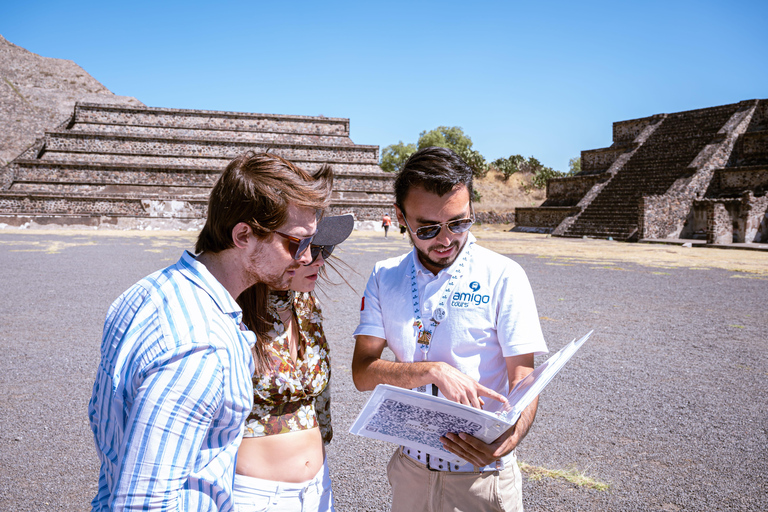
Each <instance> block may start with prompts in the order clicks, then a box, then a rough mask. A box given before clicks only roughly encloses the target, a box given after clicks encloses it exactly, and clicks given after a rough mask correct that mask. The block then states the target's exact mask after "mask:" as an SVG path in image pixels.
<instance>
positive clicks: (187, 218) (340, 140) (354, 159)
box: [0, 103, 394, 228]
mask: <svg viewBox="0 0 768 512" xmlns="http://www.w3.org/2000/svg"><path fill="white" fill-rule="evenodd" d="M248 150H251V151H255V152H263V151H266V150H269V151H270V152H271V153H274V154H277V155H280V156H282V157H284V158H287V159H289V160H291V161H293V162H295V163H296V164H298V165H299V166H301V167H303V168H305V169H307V170H308V171H310V172H311V171H313V170H316V169H318V168H319V167H320V166H321V165H322V164H324V163H329V164H331V165H332V166H333V168H334V170H335V171H336V180H335V183H334V192H333V197H332V203H331V208H330V210H331V213H354V214H355V215H356V219H357V220H378V219H380V218H381V215H382V213H383V212H384V211H385V210H388V209H389V208H390V207H391V205H392V203H393V197H392V192H391V191H392V180H393V179H394V177H393V176H391V175H388V174H386V173H384V172H383V171H382V170H381V168H380V167H379V166H378V151H379V148H378V146H366V145H357V144H354V143H353V142H352V141H351V140H350V138H349V120H348V119H342V118H327V117H322V116H320V117H308V116H287V115H272V114H250V113H235V112H220V111H208V110H181V109H166V108H149V107H133V106H125V105H104V104H93V103H77V104H76V105H75V108H74V112H73V114H72V116H71V117H70V119H68V120H67V121H66V122H65V123H63V124H62V125H60V126H59V127H57V128H56V129H54V130H51V131H47V132H46V133H45V136H44V137H42V138H40V139H38V140H37V141H36V142H35V144H33V145H32V146H31V147H29V148H28V149H27V150H26V151H24V152H23V153H22V154H20V155H19V156H18V157H16V158H15V159H14V160H12V161H11V162H10V163H9V164H8V165H6V166H5V167H3V168H0V223H5V224H10V225H24V224H26V223H29V224H33V225H45V224H58V225H70V226H72V225H75V226H114V227H119V228H198V227H200V226H201V225H202V223H203V222H204V220H205V215H206V207H207V200H208V194H209V193H210V189H211V187H212V186H213V183H214V182H215V180H216V178H217V177H218V175H219V173H221V171H222V170H223V169H224V168H225V167H226V165H227V164H228V163H229V161H230V160H232V158H234V157H235V156H237V155H239V154H241V153H243V152H245V151H248Z"/></svg>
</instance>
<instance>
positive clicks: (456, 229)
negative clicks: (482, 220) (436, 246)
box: [400, 206, 475, 240]
mask: <svg viewBox="0 0 768 512" xmlns="http://www.w3.org/2000/svg"><path fill="white" fill-rule="evenodd" d="M400 210H402V211H403V219H405V225H406V226H408V231H410V232H411V233H413V234H414V235H416V238H418V239H419V240H431V239H433V238H435V237H436V236H437V235H438V234H440V230H441V229H443V226H445V227H447V228H448V231H450V232H451V233H453V234H455V235H458V234H460V233H466V232H467V231H469V228H471V227H472V224H474V223H475V212H474V210H473V209H472V207H471V206H470V215H471V217H470V218H468V219H456V220H452V221H449V222H442V223H440V224H430V225H429V226H421V227H420V228H419V229H417V230H416V231H414V230H412V229H411V225H410V224H408V219H406V218H405V210H403V209H402V208H400Z"/></svg>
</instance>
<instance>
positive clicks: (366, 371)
mask: <svg viewBox="0 0 768 512" xmlns="http://www.w3.org/2000/svg"><path fill="white" fill-rule="evenodd" d="M471 197H472V170H471V168H470V167H469V166H468V165H467V164H466V163H465V162H464V161H462V160H461V158H459V156H458V155H456V153H454V152H453V151H451V150H449V149H444V148H435V147H431V148H425V149H422V150H420V151H418V152H416V153H414V154H413V155H412V156H411V157H410V158H409V159H408V161H407V162H406V163H405V165H404V166H403V169H402V170H401V171H400V173H399V174H398V176H397V180H396V181H395V200H396V203H395V208H396V212H397V220H398V221H399V222H400V223H401V224H404V225H405V226H407V228H408V231H409V233H410V236H411V241H412V243H413V246H414V249H413V250H412V251H411V252H410V253H408V254H404V255H402V256H400V257H396V258H391V259H388V260H384V261H380V262H378V263H377V264H376V265H375V267H374V269H373V272H372V273H371V277H370V278H369V280H368V285H367V287H366V290H365V295H364V297H363V301H362V308H361V312H360V325H359V326H358V327H357V330H356V331H355V336H356V339H357V341H356V345H355V354H354V357H353V359H352V376H353V379H354V381H355V386H356V387H357V389H359V390H361V391H366V390H371V389H373V388H374V387H375V386H376V385H377V384H382V383H384V384H392V385H395V386H400V387H404V388H417V389H420V390H421V391H425V392H428V393H432V394H435V395H437V394H439V395H440V396H445V397H446V398H448V399H450V400H453V401H455V402H460V403H463V404H468V405H472V406H474V407H478V408H480V407H483V406H484V408H485V410H488V411H497V410H499V409H501V408H502V406H503V404H502V401H505V397H504V395H506V394H507V393H508V390H509V389H512V387H514V385H515V384H516V383H517V382H518V381H520V380H521V379H523V378H524V377H525V376H526V375H528V374H529V373H530V372H532V371H533V358H534V355H536V354H544V353H546V352H547V346H546V344H545V342H544V338H543V336H542V333H541V326H540V324H539V317H538V314H537V312H536V304H535V302H534V299H533V293H532V291H531V287H530V284H529V283H528V278H527V277H526V275H525V272H524V271H523V269H522V268H521V267H520V266H519V265H518V264H517V263H515V262H514V261H512V260H510V259H509V258H507V257H505V256H502V255H499V254H496V253H494V252H492V251H490V250H488V249H485V248H483V247H480V246H478V245H477V244H476V243H475V237H474V236H472V234H470V233H469V228H470V227H471V226H472V224H473V223H474V211H473V208H472V203H471ZM385 346H388V347H389V348H390V349H391V350H392V352H393V353H394V354H395V357H396V359H397V362H391V361H386V360H383V359H381V353H382V351H383V349H384V347H385ZM482 397H486V398H489V399H491V400H483V398H482ZM536 406H537V401H534V402H533V403H532V404H531V405H530V406H528V408H526V409H525V411H524V412H523V414H522V416H521V417H520V420H519V421H518V422H517V424H516V425H515V426H514V427H512V428H510V429H509V430H508V431H507V432H505V433H504V434H502V435H501V436H500V437H499V438H498V439H496V440H495V441H494V442H492V443H491V444H486V443H484V442H482V441H480V440H478V439H476V438H474V437H472V436H469V435H467V434H465V433H458V435H457V434H454V433H448V434H446V435H445V437H441V438H440V441H441V442H442V443H443V445H444V447H445V448H446V449H447V450H448V451H450V452H452V453H455V454H456V455H458V456H459V457H461V458H462V459H464V460H466V461H469V462H468V463H467V464H464V465H459V464H457V463H455V462H450V461H446V460H443V459H441V458H439V456H436V455H431V454H429V453H423V452H420V451H418V450H416V449H412V448H409V447H408V446H403V447H400V448H398V450H397V451H396V452H395V454H394V455H393V456H392V459H391V460H390V462H389V464H388V466H387V474H388V476H389V482H390V484H391V485H392V495H393V496H392V510H393V511H406V510H407V511H420V510H423V511H430V512H431V511H443V510H445V511H448V510H450V511H453V510H467V511H475V510H491V509H492V510H499V507H501V510H505V511H511V510H515V511H517V510H522V507H523V505H522V496H521V485H522V477H521V475H520V470H519V469H518V467H517V463H516V458H515V452H514V449H515V447H516V446H517V445H518V443H520V441H521V440H522V439H523V437H525V434H526V433H527V432H528V429H529V428H530V426H531V423H532V422H533V418H534V416H535V415H536Z"/></svg>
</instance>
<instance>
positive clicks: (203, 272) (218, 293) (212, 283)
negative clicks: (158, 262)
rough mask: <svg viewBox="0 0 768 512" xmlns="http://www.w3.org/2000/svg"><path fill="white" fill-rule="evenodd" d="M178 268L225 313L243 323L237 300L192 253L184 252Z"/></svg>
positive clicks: (177, 265)
mask: <svg viewBox="0 0 768 512" xmlns="http://www.w3.org/2000/svg"><path fill="white" fill-rule="evenodd" d="M176 267H177V268H178V269H179V272H181V273H182V274H183V275H184V276H185V277H186V278H187V279H189V280H190V281H192V282H193V283H195V284H196V285H197V286H199V287H200V288H202V289H203V290H205V292H206V293H207V294H208V295H210V297H211V299H213V302H215V303H216V305H217V306H218V307H219V309H220V310H221V311H222V312H223V313H225V314H228V315H231V316H233V317H234V318H235V319H236V320H237V321H238V322H240V321H242V316H243V310H242V309H240V306H239V305H238V304H237V302H236V301H235V299H234V298H233V297H232V295H231V294H230V293H229V292H228V291H227V289H226V288H224V285H222V284H221V283H220V282H219V280H218V279H216V278H215V277H213V274H211V273H210V272H209V271H208V269H207V268H206V266H205V265H203V264H202V263H200V262H199V261H197V258H196V257H195V256H194V255H193V254H192V253H190V252H189V251H184V254H182V255H181V258H180V259H179V261H178V263H176Z"/></svg>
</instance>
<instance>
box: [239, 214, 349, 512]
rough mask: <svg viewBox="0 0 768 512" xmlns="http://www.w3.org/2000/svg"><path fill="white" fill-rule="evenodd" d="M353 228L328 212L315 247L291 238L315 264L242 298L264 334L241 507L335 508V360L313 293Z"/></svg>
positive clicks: (298, 252) (248, 317)
mask: <svg viewBox="0 0 768 512" xmlns="http://www.w3.org/2000/svg"><path fill="white" fill-rule="evenodd" d="M353 226H354V220H353V218H352V216H351V215H342V216H336V217H326V218H324V219H323V220H321V221H320V222H319V223H318V225H317V233H316V234H315V235H314V238H313V239H312V243H311V245H308V246H307V247H306V248H304V247H301V246H300V245H301V241H300V240H288V243H289V250H290V251H292V254H294V258H295V259H299V258H301V257H302V255H303V254H304V251H305V250H309V251H311V255H312V262H311V263H309V264H308V265H302V266H300V267H299V268H298V269H295V270H294V271H293V272H294V274H293V276H292V278H291V280H290V284H289V285H288V286H289V289H287V290H270V289H268V288H266V287H261V286H258V285H257V286H255V287H252V288H249V289H248V290H246V291H245V292H243V294H242V295H240V297H239V298H238V299H237V301H238V303H239V304H240V306H241V307H242V309H243V322H244V323H245V325H247V326H248V327H249V328H250V329H251V330H253V331H254V332H255V333H256V337H257V342H256V346H255V347H254V361H255V363H256V373H255V374H254V376H253V388H254V405H253V409H252V411H251V414H250V416H249V417H248V419H247V420H246V423H245V433H244V438H243V442H242V444H241V445H240V450H239V451H238V455H237V469H236V472H237V474H236V475H235V502H236V505H237V510H240V511H256V510H259V511H261V510H280V511H284V510H285V511H292V510H296V511H309V510H311V511H315V510H316V511H328V510H333V495H332V492H331V481H330V477H329V474H328V465H327V464H326V462H325V448H324V445H325V444H327V443H328V442H330V440H331V437H332V436H333V430H332V428H331V417H330V386H329V381H330V376H331V363H330V359H329V354H328V353H329V349H328V343H327V341H326V339H325V334H324V332H323V327H322V316H321V313H320V308H319V306H318V304H317V299H316V297H315V294H314V293H312V292H313V291H314V289H315V285H316V283H317V279H318V277H319V276H320V274H322V273H323V270H324V269H323V266H324V265H325V262H326V259H327V258H328V257H329V256H330V255H331V252H332V251H333V248H334V246H335V245H336V244H339V243H341V242H342V241H344V240H345V239H346V238H347V237H348V236H349V234H350V233H351V232H352V228H353ZM286 239H287V238H286ZM291 244H293V246H290V245H291ZM294 249H295V250H294ZM264 311H266V314H265V315H264V314H259V312H264Z"/></svg>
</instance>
